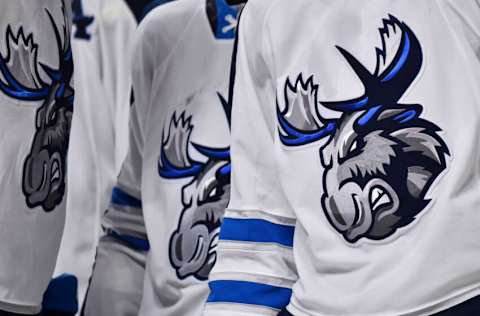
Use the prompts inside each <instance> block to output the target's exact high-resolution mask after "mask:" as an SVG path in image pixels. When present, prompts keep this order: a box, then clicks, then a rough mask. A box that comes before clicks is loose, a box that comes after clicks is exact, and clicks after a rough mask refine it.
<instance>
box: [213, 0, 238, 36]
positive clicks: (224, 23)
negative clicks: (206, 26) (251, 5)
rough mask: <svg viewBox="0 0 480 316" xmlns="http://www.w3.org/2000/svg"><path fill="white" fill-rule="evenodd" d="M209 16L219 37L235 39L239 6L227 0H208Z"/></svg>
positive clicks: (214, 32)
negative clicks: (229, 3) (228, 2)
mask: <svg viewBox="0 0 480 316" xmlns="http://www.w3.org/2000/svg"><path fill="white" fill-rule="evenodd" d="M207 16H208V20H209V22H210V26H211V28H212V31H213V34H214V35H215V38H217V39H234V38H235V30H236V28H237V17H238V8H237V7H236V6H229V5H228V4H227V2H226V1H225V0H207Z"/></svg>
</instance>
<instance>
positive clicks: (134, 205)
mask: <svg viewBox="0 0 480 316" xmlns="http://www.w3.org/2000/svg"><path fill="white" fill-rule="evenodd" d="M148 35H149V34H148V33H146V32H144V31H143V30H142V28H140V30H139V32H138V33H137V36H136V37H135V44H134V52H133V61H134V62H133V63H132V67H131V71H132V82H133V96H132V99H133V104H132V106H131V112H130V122H129V130H130V132H129V146H128V153H127V157H126V159H125V160H124V162H123V164H122V167H121V171H120V174H119V176H118V180H117V183H116V185H115V187H114V189H113V191H112V198H111V203H110V206H109V209H108V211H107V212H106V214H105V216H104V222H103V224H104V226H105V228H106V230H107V231H108V232H110V234H113V235H114V237H117V238H119V239H122V240H124V241H127V242H128V240H130V241H133V242H140V243H141V240H136V239H135V238H137V239H143V240H145V242H146V240H147V234H146V229H145V223H144V219H143V209H142V199H141V183H142V167H143V166H142V161H143V146H144V131H143V127H144V125H145V118H146V117H147V112H148V109H149V102H150V101H149V97H150V93H149V91H151V85H152V81H153V76H154V69H155V67H153V65H150V63H151V61H152V60H154V56H155V48H154V47H153V41H151V40H150V39H149V38H148ZM129 90H130V89H129ZM125 239H128V240H125ZM145 242H144V244H143V245H144V247H143V248H148V244H146V243H145ZM130 244H131V245H132V246H135V245H134V244H132V243H130Z"/></svg>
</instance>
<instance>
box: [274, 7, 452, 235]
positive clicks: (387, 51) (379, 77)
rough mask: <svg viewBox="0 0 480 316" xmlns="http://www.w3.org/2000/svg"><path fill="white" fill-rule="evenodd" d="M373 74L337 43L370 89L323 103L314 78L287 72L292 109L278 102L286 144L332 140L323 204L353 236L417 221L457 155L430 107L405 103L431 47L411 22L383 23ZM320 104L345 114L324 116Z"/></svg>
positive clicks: (324, 153)
mask: <svg viewBox="0 0 480 316" xmlns="http://www.w3.org/2000/svg"><path fill="white" fill-rule="evenodd" d="M379 31H380V37H381V40H382V46H381V47H380V48H377V49H376V52H377V56H376V57H377V65H376V68H375V71H374V72H373V74H372V73H371V72H370V71H369V70H368V69H367V68H366V67H365V66H364V65H362V64H361V63H360V61H358V60H357V59H356V58H355V57H354V56H353V55H352V54H351V53H349V52H348V51H347V50H345V49H344V48H342V47H337V49H338V50H339V52H340V54H341V55H342V56H343V57H344V58H345V60H346V61H347V63H348V64H349V66H350V67H351V68H352V69H353V71H354V72H355V74H356V75H357V76H358V78H359V79H360V80H361V82H362V83H363V85H364V88H365V94H364V95H362V96H360V97H359V98H356V99H352V100H346V101H333V102H318V101H317V90H318V86H317V85H316V84H315V83H314V79H313V77H309V78H308V79H306V80H305V79H304V78H303V76H302V75H301V74H300V75H299V76H298V77H297V78H296V80H295V81H294V82H292V81H290V80H289V79H287V82H286V85H285V104H286V105H285V108H284V109H283V110H282V109H280V106H279V105H278V104H277V117H278V123H279V137H280V140H281V142H282V143H283V144H284V145H285V146H301V145H306V144H310V143H313V142H317V141H319V140H322V139H324V140H326V144H325V145H324V146H322V147H321V149H320V159H321V163H322V166H323V168H324V173H323V191H324V193H323V196H322V198H321V199H322V207H323V211H324V213H325V216H326V217H327V219H328V221H329V222H330V224H331V226H332V227H333V228H334V229H335V230H336V231H337V232H338V233H339V234H341V235H342V236H343V238H344V239H345V240H346V241H347V242H349V243H356V242H357V241H359V240H360V239H362V238H365V239H370V240H383V239H386V238H388V237H390V236H392V235H394V234H395V233H396V232H397V230H398V229H399V228H402V227H406V226H408V225H410V224H411V223H412V222H413V221H414V220H415V218H416V216H417V215H419V214H420V213H421V212H422V211H423V210H425V208H426V207H427V205H429V203H430V202H431V201H430V200H429V199H427V193H428V192H429V190H430V188H431V187H432V185H433V184H434V182H435V181H436V179H437V178H438V177H439V175H440V174H441V173H442V172H443V171H444V170H445V169H446V168H447V156H449V155H450V153H449V149H448V147H447V144H446V143H445V141H444V140H443V139H442V137H441V136H440V135H439V132H441V129H440V128H439V127H438V126H437V125H435V124H434V123H432V122H430V121H428V120H427V119H425V118H422V117H421V113H422V110H423V106H422V105H420V104H403V103H401V102H400V100H401V98H402V96H403V95H404V94H405V93H406V91H407V90H408V89H409V88H410V86H411V85H412V83H413V82H414V81H415V79H416V78H417V77H418V75H419V73H420V71H421V68H422V64H423V53H422V48H421V45H420V42H419V41H418V39H417V37H416V36H415V34H414V33H413V31H412V30H411V29H410V28H409V27H408V25H406V24H405V23H402V22H400V21H399V20H398V19H396V18H395V17H393V16H391V15H390V16H389V17H388V18H387V19H385V20H383V26H382V28H380V29H379ZM319 106H323V107H325V108H327V109H330V110H333V111H335V112H338V113H339V114H340V118H338V119H329V118H324V117H322V115H321V114H320V112H319V108H318V107H319Z"/></svg>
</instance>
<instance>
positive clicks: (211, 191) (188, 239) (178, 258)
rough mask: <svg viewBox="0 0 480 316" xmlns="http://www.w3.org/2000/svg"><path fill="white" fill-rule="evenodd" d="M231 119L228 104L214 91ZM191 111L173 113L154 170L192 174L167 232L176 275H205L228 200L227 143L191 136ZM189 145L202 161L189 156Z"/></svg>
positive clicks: (176, 175)
mask: <svg viewBox="0 0 480 316" xmlns="http://www.w3.org/2000/svg"><path fill="white" fill-rule="evenodd" d="M218 97H219V99H220V102H221V104H222V106H223V108H224V110H225V113H226V117H227V121H228V123H230V113H231V110H230V106H229V105H228V103H227V102H226V101H225V99H224V98H223V97H222V96H221V95H220V94H218ZM193 128H194V127H193V124H192V117H191V116H187V115H186V114H185V112H183V113H181V114H180V115H177V114H175V113H174V114H173V117H172V119H171V121H170V125H169V128H168V134H166V135H164V136H163V142H162V148H161V152H160V159H159V162H158V173H159V175H160V177H162V178H164V179H191V182H189V183H188V184H187V185H185V186H184V187H183V188H182V205H183V209H182V211H181V216H180V220H179V223H178V227H177V229H176V230H175V231H174V232H173V234H172V236H171V238H170V262H171V264H172V266H173V268H174V269H175V271H176V273H177V276H178V277H179V278H180V279H185V278H187V277H189V276H193V277H195V278H197V279H198V280H207V279H208V275H209V273H210V270H212V268H213V266H214V265H215V262H216V260H217V252H216V246H217V242H218V237H219V236H218V235H219V230H220V225H221V224H222V219H223V214H224V212H225V209H226V207H227V204H228V201H229V200H230V168H231V164H230V148H229V147H226V148H211V147H207V146H203V145H199V144H195V143H193V142H191V141H190V135H191V134H192V131H193ZM190 146H192V147H193V148H194V149H195V150H196V151H197V152H198V153H200V154H201V155H202V156H204V157H205V162H200V161H196V160H194V159H192V158H191V156H190V153H189V148H190Z"/></svg>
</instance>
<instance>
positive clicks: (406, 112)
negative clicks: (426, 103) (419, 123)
mask: <svg viewBox="0 0 480 316" xmlns="http://www.w3.org/2000/svg"><path fill="white" fill-rule="evenodd" d="M422 110H423V108H422V106H421V105H419V104H406V105H404V104H398V105H396V106H394V107H392V108H388V109H386V110H384V111H382V112H381V113H380V114H379V115H378V118H377V120H378V121H385V120H390V121H393V122H396V123H399V124H404V123H407V122H410V121H412V120H414V119H417V118H418V117H419V116H420V114H421V113H422Z"/></svg>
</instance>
